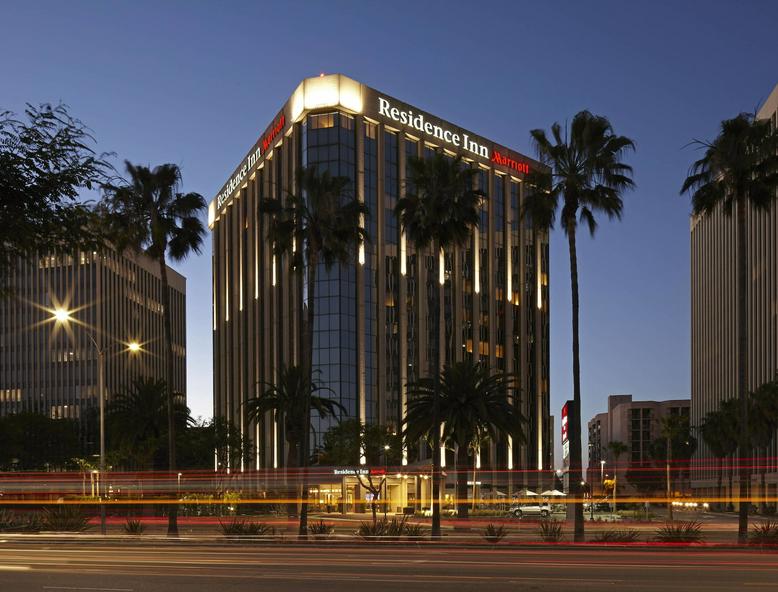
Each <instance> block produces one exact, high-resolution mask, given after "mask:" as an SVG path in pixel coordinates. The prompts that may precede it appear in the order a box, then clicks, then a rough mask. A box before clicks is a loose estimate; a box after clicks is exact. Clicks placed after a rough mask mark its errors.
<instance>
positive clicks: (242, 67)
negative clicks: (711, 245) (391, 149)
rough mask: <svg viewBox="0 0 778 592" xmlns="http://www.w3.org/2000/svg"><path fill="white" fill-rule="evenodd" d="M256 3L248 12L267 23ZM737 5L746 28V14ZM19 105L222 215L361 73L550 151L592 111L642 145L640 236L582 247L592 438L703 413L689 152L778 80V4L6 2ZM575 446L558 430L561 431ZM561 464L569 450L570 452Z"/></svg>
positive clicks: (562, 297) (479, 128)
mask: <svg viewBox="0 0 778 592" xmlns="http://www.w3.org/2000/svg"><path fill="white" fill-rule="evenodd" d="M249 5H250V6H249ZM734 7H737V8H738V9H737V10H733V8H734ZM0 15H2V22H3V34H2V36H0V55H2V64H3V67H2V84H1V85H0V88H1V89H2V91H0V108H4V109H11V110H14V111H20V110H22V109H23V108H24V104H25V103H26V102H31V103H41V102H59V101H62V102H64V103H66V104H67V105H69V107H70V109H71V112H72V113H73V114H74V115H75V116H77V117H78V118H80V119H82V120H83V121H84V122H85V123H86V124H87V125H89V126H90V127H91V128H92V130H93V131H94V135H95V137H96V139H97V141H98V144H97V149H98V150H100V151H110V152H115V153H116V159H115V163H116V166H117V167H119V166H120V165H121V163H122V161H123V160H124V159H129V160H130V161H132V162H134V163H141V164H150V165H157V164H160V163H165V162H173V163H176V164H178V165H180V166H181V168H182V171H183V178H184V189H185V190H187V191H197V192H200V193H202V194H203V195H204V196H205V197H206V199H207V200H208V201H210V200H211V199H212V198H213V196H214V195H215V193H216V191H217V190H218V189H220V188H221V186H222V184H223V183H224V182H225V181H226V180H227V177H228V175H229V174H230V173H231V172H232V171H233V169H234V168H235V166H236V165H237V164H238V163H239V161H240V160H241V158H242V157H243V156H244V155H245V154H246V152H247V151H248V149H249V148H250V147H251V145H252V144H253V143H254V142H255V141H256V140H257V138H258V136H259V135H260V133H261V132H262V131H263V130H264V129H265V128H266V127H267V125H268V124H269V123H270V121H271V119H272V117H273V116H274V115H275V114H276V112H277V111H278V109H279V108H280V107H281V106H282V105H283V103H284V102H285V101H286V99H287V98H288V97H289V95H290V94H291V92H292V91H293V90H294V88H295V87H296V85H297V84H298V83H299V82H300V80H302V79H303V78H305V77H308V76H315V75H318V74H319V73H321V72H325V73H336V72H340V73H343V74H346V75H348V76H350V77H352V78H355V79H356V80H359V81H361V82H364V83H365V84H368V85H369V86H372V87H373V88H376V89H379V90H381V91H383V92H385V93H387V94H389V95H392V96H394V97H397V98H399V99H401V100H403V101H405V102H407V103H409V104H411V105H414V106H416V107H418V108H421V109H424V110H426V111H428V112H431V113H433V114H435V115H437V116H439V117H441V118H443V119H446V120H448V121H450V122H453V123H455V124H457V125H461V126H462V127H465V128H467V129H470V130H472V131H473V132H476V133H478V134H480V135H482V136H484V137H486V138H490V139H492V140H494V141H496V142H499V143H501V144H504V145H507V146H510V147H512V148H515V149H516V150H518V151H520V152H523V153H526V154H528V155H533V153H532V147H531V144H530V141H529V130H530V129H533V128H538V127H542V128H548V127H549V126H550V125H551V124H552V123H553V122H554V121H560V122H564V120H565V119H569V118H571V117H572V116H573V115H574V114H575V113H576V112H577V111H579V110H581V109H589V110H591V111H593V112H594V113H597V114H602V115H606V116H607V117H609V118H610V120H611V122H612V123H613V126H614V128H615V130H616V132H617V133H619V134H624V135H627V136H629V137H631V138H633V139H634V140H635V142H636V144H637V152H636V153H635V154H634V155H630V156H629V160H628V161H629V163H630V164H632V165H633V166H634V169H635V181H636V183H637V190H636V191H634V192H632V193H629V194H628V195H626V196H625V211H624V219H623V221H622V222H621V223H608V222H607V221H606V220H602V224H601V227H600V230H599V232H598V234H597V236H596V238H595V240H590V239H589V238H588V237H582V238H581V240H580V241H579V256H580V282H581V315H582V317H581V318H582V324H581V358H582V396H583V401H584V405H583V419H584V423H585V422H586V420H588V419H589V418H590V417H591V416H592V415H593V414H594V413H596V412H599V411H603V410H604V408H605V402H606V397H607V395H608V394H611V393H632V394H633V395H634V396H635V397H637V398H641V399H666V398H678V397H688V396H689V393H690V378H689V364H690V344H689V335H690V330H689V308H690V302H689V218H688V214H689V209H690V208H689V202H688V199H687V198H685V197H679V195H678V189H679V187H680V186H681V183H682V181H683V178H684V176H685V174H686V172H687V169H688V166H689V163H690V162H691V161H692V160H693V159H694V158H695V155H696V153H695V151H694V150H693V149H692V148H688V147H686V148H685V147H684V146H685V145H686V144H687V143H688V142H689V141H690V140H691V139H692V138H710V137H712V136H713V135H715V133H716V130H717V125H718V122H720V121H721V120H722V119H724V118H728V117H732V116H734V115H736V114H737V113H738V112H740V111H749V110H751V111H752V110H754V109H755V108H756V107H757V106H758V104H759V103H760V101H761V100H763V99H765V98H766V97H767V95H768V94H769V92H770V90H771V89H772V88H773V86H774V85H775V84H776V83H778V69H777V68H776V64H777V63H778V62H777V61H776V55H777V54H776V35H775V25H776V23H778V3H776V2H773V1H764V2H745V3H743V2H740V3H732V2H729V3H727V2H713V1H706V2H693V1H689V2H677V1H675V2H650V3H648V2H647V3H644V4H640V5H638V4H637V3H632V2H623V1H622V2H591V3H590V2H584V3H582V2H573V1H571V2H553V3H552V2H477V3H476V2H420V1H418V0H416V1H415V2H407V3H406V2H395V1H388V0H387V1H384V2H370V1H360V2H357V1H353V2H331V1H330V2H310V3H309V2H303V1H297V2H288V3H287V2H284V3H270V2H268V3H259V2H252V3H242V4H239V3H237V2H161V1H157V2H141V1H137V0H136V1H134V2H131V3H130V2H125V3H121V2H97V1H94V2H79V1H74V0H71V1H68V2H45V1H36V2H29V1H25V2H4V4H3V8H2V11H0ZM210 257H211V239H210V235H209V236H208V237H207V239H206V242H205V246H204V249H203V253H202V254H201V255H200V256H197V257H193V258H191V259H189V260H188V261H186V262H185V263H184V264H182V265H177V266H175V267H176V268H177V269H178V270H179V271H180V272H181V273H183V274H184V275H185V276H186V277H187V331H188V339H187V365H188V398H189V405H190V407H191V408H192V411H193V414H194V415H195V416H198V415H200V416H205V417H209V416H210V415H211V413H212V399H211V396H212V379H211V367H212V358H211V325H210V318H211V311H210V295H211V284H210ZM570 342H571V339H570V281H569V265H568V255H567V245H566V242H565V240H564V237H563V236H562V235H561V233H559V232H555V233H554V234H553V236H552V241H551V393H552V400H551V408H552V413H553V414H554V415H556V416H557V418H558V417H559V409H560V407H561V405H562V403H563V402H564V401H565V400H566V399H567V398H570V397H571V396H572V391H571V385H572V373H571V346H570ZM557 429H558V419H557ZM555 442H556V447H557V456H558V454H559V450H558V449H559V442H558V437H557V436H555Z"/></svg>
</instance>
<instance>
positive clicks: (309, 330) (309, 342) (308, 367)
mask: <svg viewBox="0 0 778 592" xmlns="http://www.w3.org/2000/svg"><path fill="white" fill-rule="evenodd" d="M318 265H319V259H318V256H317V253H316V252H315V250H314V249H311V254H310V257H309V260H308V314H307V318H306V321H305V327H304V329H303V343H302V345H303V347H304V348H305V349H304V351H303V356H302V362H303V364H305V376H307V377H308V380H309V387H310V386H312V385H313V323H314V320H315V318H316V316H315V302H316V268H317V267H318ZM303 421H304V422H305V423H304V425H303V426H302V427H303V441H302V446H301V447H300V463H299V466H300V469H301V472H302V492H301V495H300V529H299V531H298V534H299V535H300V537H303V538H306V537H307V536H308V450H309V448H310V445H311V444H310V442H311V389H310V388H308V390H307V391H306V393H305V413H304V415H303Z"/></svg>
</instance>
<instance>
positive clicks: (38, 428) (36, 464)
mask: <svg viewBox="0 0 778 592" xmlns="http://www.w3.org/2000/svg"><path fill="white" fill-rule="evenodd" d="M79 452H80V450H79V442H78V425H77V424H76V422H75V421H74V420H72V419H52V418H50V417H47V416H45V415H43V414H41V413H29V412H23V413H17V414H14V415H7V416H5V417H0V470H6V471H7V470H22V471H41V470H63V469H65V467H66V465H68V464H69V463H70V462H71V459H72V458H73V457H74V456H76V455H77V454H79Z"/></svg>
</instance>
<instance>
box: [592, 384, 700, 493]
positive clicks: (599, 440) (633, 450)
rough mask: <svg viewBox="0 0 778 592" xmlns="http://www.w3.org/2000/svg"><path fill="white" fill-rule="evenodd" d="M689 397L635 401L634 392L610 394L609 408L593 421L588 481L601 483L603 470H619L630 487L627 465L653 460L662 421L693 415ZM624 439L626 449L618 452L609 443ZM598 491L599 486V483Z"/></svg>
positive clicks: (614, 471)
mask: <svg viewBox="0 0 778 592" xmlns="http://www.w3.org/2000/svg"><path fill="white" fill-rule="evenodd" d="M689 405H690V401H689V399H668V400H666V401H633V400H632V395H609V396H608V411H606V412H605V413H598V414H597V415H595V416H594V417H593V418H592V419H590V420H589V424H588V427H589V465H588V466H589V468H588V471H587V473H588V481H589V483H593V484H601V477H602V472H603V471H607V472H608V473H609V475H610V476H613V474H614V473H615V474H616V475H617V478H618V479H620V480H621V483H622V484H623V485H622V487H625V486H627V482H626V479H625V478H624V476H625V475H626V472H627V468H628V467H630V466H643V465H645V464H650V463H653V462H654V461H655V460H656V459H655V458H654V457H653V456H652V450H651V445H652V443H653V442H654V441H655V440H656V439H657V438H659V437H660V435H661V420H662V418H663V417H666V416H668V415H685V416H687V417H688V416H689ZM611 442H621V443H622V444H624V445H625V446H626V451H625V452H624V453H622V454H620V455H618V457H617V455H615V454H614V453H613V451H612V450H611V448H610V447H609V444H610V443H611ZM602 461H604V463H602ZM595 491H597V485H595Z"/></svg>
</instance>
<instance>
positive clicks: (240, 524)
mask: <svg viewBox="0 0 778 592" xmlns="http://www.w3.org/2000/svg"><path fill="white" fill-rule="evenodd" d="M219 527H220V528H221V531H222V534H224V536H226V537H228V538H232V537H260V536H269V535H273V534H275V529H274V528H273V527H272V526H269V525H267V524H265V523H264V522H253V521H249V520H244V519H242V518H233V519H232V520H231V521H229V522H221V521H219Z"/></svg>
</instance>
